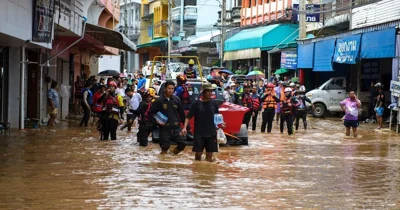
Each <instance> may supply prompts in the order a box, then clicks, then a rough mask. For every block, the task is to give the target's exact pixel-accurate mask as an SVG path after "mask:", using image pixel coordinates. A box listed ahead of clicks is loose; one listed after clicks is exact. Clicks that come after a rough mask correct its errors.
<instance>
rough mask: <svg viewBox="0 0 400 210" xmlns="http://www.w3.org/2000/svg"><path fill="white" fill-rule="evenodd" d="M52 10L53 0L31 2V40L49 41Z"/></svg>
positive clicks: (51, 30) (51, 26) (51, 29)
mask: <svg viewBox="0 0 400 210" xmlns="http://www.w3.org/2000/svg"><path fill="white" fill-rule="evenodd" d="M54 10H55V8H54V0H35V1H34V2H33V24H32V41H35V42H47V43H50V42H51V38H52V32H53V16H54Z"/></svg>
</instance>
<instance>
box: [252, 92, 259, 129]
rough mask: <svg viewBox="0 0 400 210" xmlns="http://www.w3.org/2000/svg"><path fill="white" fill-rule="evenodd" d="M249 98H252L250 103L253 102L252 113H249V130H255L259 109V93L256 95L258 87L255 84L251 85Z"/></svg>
mask: <svg viewBox="0 0 400 210" xmlns="http://www.w3.org/2000/svg"><path fill="white" fill-rule="evenodd" d="M251 99H252V104H253V113H252V115H251V130H252V131H255V130H256V127H257V117H258V113H259V111H260V109H261V106H260V95H258V88H257V86H256V85H254V86H253V89H252V92H251Z"/></svg>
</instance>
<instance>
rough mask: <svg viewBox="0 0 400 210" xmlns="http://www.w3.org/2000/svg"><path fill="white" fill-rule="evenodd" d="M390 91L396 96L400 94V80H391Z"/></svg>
mask: <svg viewBox="0 0 400 210" xmlns="http://www.w3.org/2000/svg"><path fill="white" fill-rule="evenodd" d="M390 92H391V94H392V95H394V96H399V94H400V82H399V81H395V80H392V81H390Z"/></svg>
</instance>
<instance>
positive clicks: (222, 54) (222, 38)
mask: <svg viewBox="0 0 400 210" xmlns="http://www.w3.org/2000/svg"><path fill="white" fill-rule="evenodd" d="M221 9H222V12H221V35H220V38H221V40H220V41H221V46H220V48H219V51H220V66H221V67H222V66H223V60H224V42H225V18H226V0H222V8H221Z"/></svg>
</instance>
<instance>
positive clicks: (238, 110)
mask: <svg viewBox="0 0 400 210" xmlns="http://www.w3.org/2000/svg"><path fill="white" fill-rule="evenodd" d="M249 110H250V109H249V108H247V107H244V106H239V105H236V104H232V103H227V102H225V103H223V104H221V106H220V107H219V113H221V114H222V116H223V117H224V121H225V124H226V128H224V132H226V133H231V134H235V133H239V131H240V127H241V126H242V121H243V117H244V115H245V114H246V112H248V111H249Z"/></svg>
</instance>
